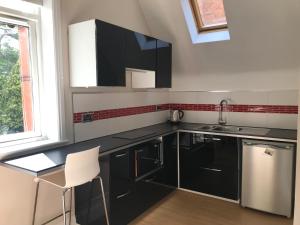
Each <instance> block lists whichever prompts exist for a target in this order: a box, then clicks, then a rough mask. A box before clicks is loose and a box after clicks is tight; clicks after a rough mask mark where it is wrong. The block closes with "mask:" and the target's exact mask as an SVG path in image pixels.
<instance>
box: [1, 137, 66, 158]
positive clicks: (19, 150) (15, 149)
mask: <svg viewBox="0 0 300 225" xmlns="http://www.w3.org/2000/svg"><path fill="white" fill-rule="evenodd" d="M66 143H68V141H67V140H64V141H54V140H39V141H33V142H27V143H22V144H18V145H11V146H6V147H0V160H8V159H12V158H16V157H21V156H23V155H29V154H34V153H37V152H41V151H43V150H47V149H49V148H55V147H59V146H62V145H65V144H66Z"/></svg>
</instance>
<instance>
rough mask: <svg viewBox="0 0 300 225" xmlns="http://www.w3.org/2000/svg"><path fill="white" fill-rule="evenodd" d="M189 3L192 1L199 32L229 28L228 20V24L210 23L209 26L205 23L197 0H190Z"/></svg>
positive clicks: (191, 5)
mask: <svg viewBox="0 0 300 225" xmlns="http://www.w3.org/2000/svg"><path fill="white" fill-rule="evenodd" d="M189 3H190V7H191V10H192V13H193V17H194V20H195V24H196V27H197V30H198V33H201V32H205V31H217V30H225V29H228V23H227V22H226V24H217V25H209V26H207V25H204V23H203V21H202V16H201V11H200V9H199V5H198V2H197V0H189Z"/></svg>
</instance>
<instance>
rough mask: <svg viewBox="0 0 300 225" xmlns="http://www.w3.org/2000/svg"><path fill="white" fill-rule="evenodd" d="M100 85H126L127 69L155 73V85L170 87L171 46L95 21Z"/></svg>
mask: <svg viewBox="0 0 300 225" xmlns="http://www.w3.org/2000/svg"><path fill="white" fill-rule="evenodd" d="M96 47H97V49H96V56H97V58H96V60H97V82H98V86H126V76H125V74H126V68H133V69H141V70H151V71H155V72H156V88H171V79H172V45H171V44H170V43H167V42H164V41H161V40H158V39H156V38H153V37H149V36H147V35H144V34H141V33H138V32H134V31H131V30H127V29H125V28H121V27H118V26H115V25H112V24H109V23H106V22H103V21H100V20H96Z"/></svg>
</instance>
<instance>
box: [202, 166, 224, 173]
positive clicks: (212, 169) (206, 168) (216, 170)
mask: <svg viewBox="0 0 300 225" xmlns="http://www.w3.org/2000/svg"><path fill="white" fill-rule="evenodd" d="M200 168H201V169H204V170H209V171H214V172H222V170H219V169H214V168H208V167H200Z"/></svg>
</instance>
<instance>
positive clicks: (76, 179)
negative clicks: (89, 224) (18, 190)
mask: <svg viewBox="0 0 300 225" xmlns="http://www.w3.org/2000/svg"><path fill="white" fill-rule="evenodd" d="M98 157H99V147H96V148H92V149H89V150H86V151H82V152H78V153H73V154H69V155H67V159H66V164H65V169H64V172H61V173H55V174H50V175H46V176H43V177H41V178H36V179H35V182H37V186H36V195H35V202H34V211H33V218H32V225H35V217H36V208H37V200H38V193H39V184H40V182H41V181H44V182H46V183H48V184H51V185H54V186H56V187H58V188H60V189H61V190H62V205H63V214H61V215H59V216H57V217H55V218H53V219H51V220H49V221H47V222H45V223H43V225H44V224H47V223H50V222H52V221H53V220H55V219H57V218H58V217H60V216H63V217H64V225H67V218H66V216H67V215H66V214H67V213H69V224H70V225H71V215H72V191H73V189H74V187H76V186H79V185H82V184H85V183H88V182H91V181H93V180H95V179H98V180H99V182H100V185H101V192H102V193H101V194H102V200H103V205H104V212H105V217H106V224H107V225H109V218H108V212H107V206H106V200H105V194H104V187H103V181H102V178H101V177H100V176H99V173H100V166H99V161H98ZM68 191H70V193H71V197H70V207H71V208H70V210H69V211H66V202H65V195H66V193H67V192H68Z"/></svg>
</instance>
